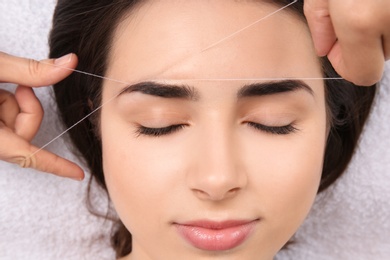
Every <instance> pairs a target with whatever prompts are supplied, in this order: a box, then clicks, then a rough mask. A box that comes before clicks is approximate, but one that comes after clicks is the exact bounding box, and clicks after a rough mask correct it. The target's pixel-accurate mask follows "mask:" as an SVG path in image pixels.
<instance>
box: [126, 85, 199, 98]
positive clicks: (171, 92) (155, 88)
mask: <svg viewBox="0 0 390 260" xmlns="http://www.w3.org/2000/svg"><path fill="white" fill-rule="evenodd" d="M132 92H141V93H143V94H146V95H151V96H156V97H163V98H182V99H188V100H194V101H196V100H198V98H199V93H198V91H196V90H195V88H193V87H190V86H187V85H171V84H162V83H157V82H152V81H150V82H149V81H147V82H140V83H137V84H134V85H130V86H127V87H126V88H124V89H123V90H122V91H121V92H120V93H119V95H122V94H125V93H132Z"/></svg>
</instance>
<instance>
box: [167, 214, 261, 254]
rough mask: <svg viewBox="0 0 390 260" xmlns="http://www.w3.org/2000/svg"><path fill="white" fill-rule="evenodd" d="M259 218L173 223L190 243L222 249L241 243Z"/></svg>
mask: <svg viewBox="0 0 390 260" xmlns="http://www.w3.org/2000/svg"><path fill="white" fill-rule="evenodd" d="M258 221H259V220H249V221H248V220H229V221H223V222H215V221H207V220H200V221H193V222H188V223H180V224H178V223H175V224H174V225H175V227H176V229H177V231H178V233H179V234H180V235H181V236H182V237H183V238H184V239H185V240H186V241H187V242H189V243H190V244H191V245H193V246H194V247H196V248H198V249H202V250H207V251H224V250H229V249H233V248H235V247H237V246H239V245H241V244H242V243H243V242H244V241H245V240H246V239H247V238H248V237H249V236H250V234H251V233H252V231H253V230H254V228H255V226H256V224H257V222H258Z"/></svg>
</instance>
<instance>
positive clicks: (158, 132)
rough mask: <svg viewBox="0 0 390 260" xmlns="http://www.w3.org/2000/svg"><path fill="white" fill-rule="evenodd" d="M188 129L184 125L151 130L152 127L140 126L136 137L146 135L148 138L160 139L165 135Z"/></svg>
mask: <svg viewBox="0 0 390 260" xmlns="http://www.w3.org/2000/svg"><path fill="white" fill-rule="evenodd" d="M184 127H186V125H184V124H179V125H170V126H167V127H161V128H150V127H145V126H141V125H140V126H138V128H137V130H136V135H137V137H139V136H141V135H146V136H151V137H159V136H163V135H169V134H173V133H174V132H177V131H179V130H181V129H183V128H184Z"/></svg>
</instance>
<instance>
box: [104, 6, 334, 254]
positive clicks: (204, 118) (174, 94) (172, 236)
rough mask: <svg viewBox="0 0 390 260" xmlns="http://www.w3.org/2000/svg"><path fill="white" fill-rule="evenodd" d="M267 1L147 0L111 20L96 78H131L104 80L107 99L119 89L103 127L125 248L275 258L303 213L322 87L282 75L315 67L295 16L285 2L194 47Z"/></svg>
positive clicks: (316, 164)
mask: <svg viewBox="0 0 390 260" xmlns="http://www.w3.org/2000/svg"><path fill="white" fill-rule="evenodd" d="M276 9H278V8H277V7H275V6H271V5H269V4H264V3H261V1H219V0H212V1H197V0H183V1H173V0H172V1H151V2H150V3H147V4H143V5H142V6H139V8H137V9H135V11H134V12H133V13H132V14H130V16H129V17H127V18H126V19H125V20H123V21H122V22H121V23H120V25H119V26H118V28H117V30H116V32H115V37H114V41H113V48H112V51H111V55H110V60H109V69H108V72H107V74H106V76H107V77H111V78H116V79H121V80H123V81H127V82H134V83H135V84H134V85H131V86H124V85H118V84H113V83H108V82H107V83H105V85H104V88H103V103H104V102H106V101H108V100H109V99H110V98H112V97H113V96H115V95H117V93H118V92H120V91H123V90H124V89H125V88H127V89H126V90H125V91H123V92H122V94H120V95H119V96H118V97H117V98H115V99H114V100H113V101H112V102H109V103H108V104H107V105H105V106H104V107H103V109H102V113H101V136H102V144H103V163H104V172H105V178H106V182H107V186H108V190H109V193H110V196H111V199H112V201H113V203H114V205H115V208H116V210H117V212H118V214H119V216H120V218H121V220H122V221H123V223H124V224H125V226H126V227H127V228H128V229H129V231H130V232H131V233H132V235H133V252H132V253H131V255H130V257H131V258H134V259H272V258H273V256H274V255H275V254H276V253H277V251H278V250H279V249H280V248H281V247H282V246H283V245H284V244H285V243H286V242H287V241H288V240H289V239H290V237H291V236H292V235H293V234H294V232H295V231H296V230H297V228H298V227H299V226H300V224H301V223H302V221H303V220H304V218H305V216H306V215H307V213H308V211H309V209H310V207H311V205H312V203H313V200H314V198H315V195H316V192H317V188H318V185H319V181H320V176H321V171H322V163H323V155H324V149H325V141H326V135H327V130H326V129H327V124H326V110H325V97H324V86H323V82H322V81H320V80H311V81H308V80H306V81H305V80H303V81H295V80H293V81H286V80H283V79H282V78H304V77H322V72H321V68H320V64H319V61H318V59H317V57H316V55H315V52H314V50H313V47H312V43H311V38H310V35H309V33H308V29H307V28H306V26H305V24H304V23H303V22H302V21H301V20H299V19H298V18H297V17H295V16H294V15H293V14H292V13H289V12H285V11H283V12H282V13H279V14H276V15H274V16H272V17H270V18H268V19H265V20H263V21H262V22H260V23H258V24H257V25H255V26H253V27H251V28H250V29H247V30H245V31H244V32H242V33H240V34H238V35H237V36H236V37H234V38H231V39H228V40H226V41H224V42H223V43H221V44H219V45H217V46H215V47H212V48H210V49H208V50H206V51H203V50H204V49H205V48H206V47H208V46H210V44H212V43H215V42H217V41H218V40H220V39H222V38H224V37H225V36H227V35H229V34H231V33H233V32H235V31H237V30H239V29H240V28H243V27H245V26H246V25H248V24H251V23H253V22H254V21H256V20H258V19H260V18H261V17H264V16H265V15H267V14H269V13H271V12H273V11H275V10H276ZM256 78H257V79H256ZM260 78H263V79H260ZM267 78H268V79H267ZM269 78H276V79H274V80H269ZM200 79H239V80H200Z"/></svg>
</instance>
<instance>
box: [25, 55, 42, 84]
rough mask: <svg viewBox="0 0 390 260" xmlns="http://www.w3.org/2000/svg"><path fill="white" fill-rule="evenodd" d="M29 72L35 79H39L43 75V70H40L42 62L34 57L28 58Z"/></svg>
mask: <svg viewBox="0 0 390 260" xmlns="http://www.w3.org/2000/svg"><path fill="white" fill-rule="evenodd" d="M28 74H29V76H30V78H31V79H32V80H33V81H36V80H38V79H39V77H40V75H41V70H40V63H39V62H38V61H36V60H33V59H29V60H28Z"/></svg>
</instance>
